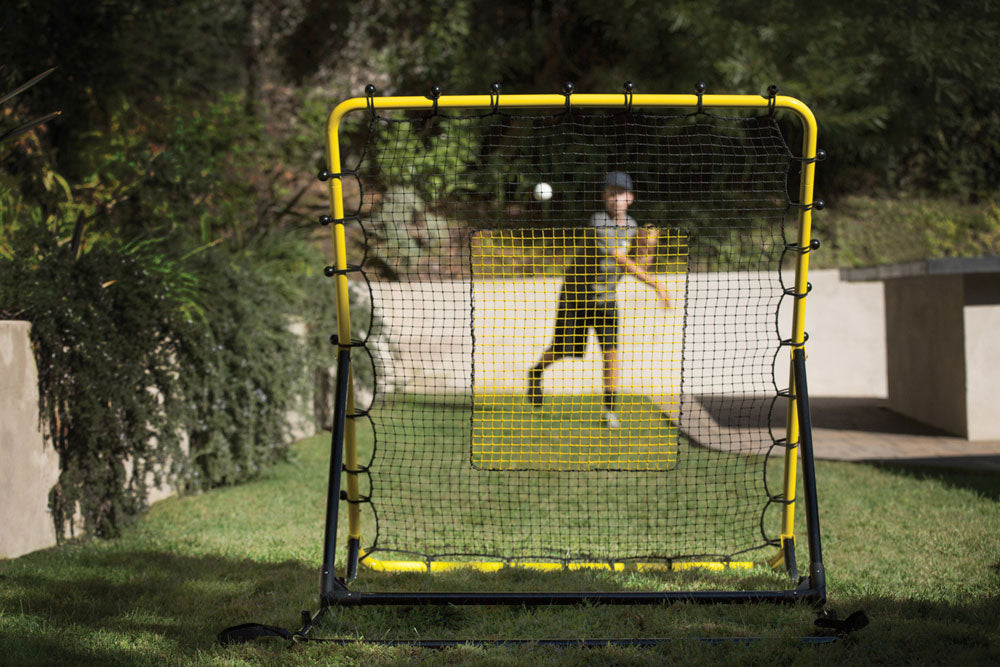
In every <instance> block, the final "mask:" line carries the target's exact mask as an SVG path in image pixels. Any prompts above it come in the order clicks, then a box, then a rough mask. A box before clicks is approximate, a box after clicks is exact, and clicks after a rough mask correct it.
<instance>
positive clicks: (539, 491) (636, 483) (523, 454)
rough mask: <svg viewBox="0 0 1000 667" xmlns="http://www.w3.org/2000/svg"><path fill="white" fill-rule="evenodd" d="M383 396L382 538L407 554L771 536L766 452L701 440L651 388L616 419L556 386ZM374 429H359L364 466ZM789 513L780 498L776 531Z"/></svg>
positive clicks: (629, 551) (732, 547) (631, 549)
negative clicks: (468, 394) (547, 391)
mask: <svg viewBox="0 0 1000 667" xmlns="http://www.w3.org/2000/svg"><path fill="white" fill-rule="evenodd" d="M385 401H386V403H385V404H380V405H377V406H376V414H378V415H380V416H379V417H378V420H377V428H376V431H377V441H378V453H377V455H376V456H375V458H374V460H372V461H371V472H372V485H373V487H374V489H375V491H374V492H372V493H371V496H372V498H373V503H374V506H375V509H376V511H377V514H378V518H379V520H378V529H379V530H378V541H377V544H376V546H377V548H379V549H382V550H386V551H389V552H392V551H397V552H409V553H406V554H404V556H403V559H404V560H412V559H413V558H414V556H413V555H412V554H413V553H420V554H433V555H436V556H438V557H439V559H440V557H447V558H451V557H453V556H454V555H455V554H478V555H479V556H481V557H485V558H487V559H489V560H498V559H501V558H504V557H511V558H519V559H523V560H529V561H532V560H538V559H539V558H548V559H569V560H580V559H585V560H601V561H604V562H606V561H608V560H612V559H614V560H622V559H629V558H633V559H649V558H652V557H660V558H668V557H672V558H684V559H691V560H705V559H714V560H719V559H721V558H724V557H726V556H729V555H736V554H741V555H739V556H736V558H737V559H738V560H741V561H745V560H748V556H746V555H742V554H745V552H746V551H747V550H749V549H753V548H754V547H760V546H762V545H764V543H765V542H764V538H763V536H762V535H761V534H760V521H761V515H762V513H763V512H764V510H765V506H766V505H767V491H766V490H765V488H764V484H763V467H764V458H763V457H762V456H746V455H740V454H734V453H729V452H720V451H716V450H713V449H709V448H707V447H702V446H699V445H697V444H694V443H691V442H690V441H689V440H688V438H687V437H685V436H684V435H683V434H682V433H679V431H678V429H677V427H676V426H675V425H674V424H673V423H672V422H671V421H670V419H668V417H667V416H666V415H664V414H663V413H662V412H661V411H660V409H659V408H658V407H657V406H655V405H654V404H653V403H652V401H650V400H649V399H648V398H643V397H640V396H628V395H623V396H620V397H619V399H618V401H617V405H616V412H617V414H618V417H619V420H620V425H619V427H618V428H616V429H612V428H608V426H606V425H604V424H602V422H601V414H602V410H601V397H600V396H599V395H565V396H553V395H546V396H545V400H544V403H543V405H542V406H540V407H534V406H532V405H530V404H529V403H528V402H527V400H526V399H525V397H524V396H523V395H515V394H492V395H477V396H476V398H475V401H474V402H473V403H470V402H469V400H468V399H467V398H466V399H464V400H456V398H455V397H453V396H426V395H402V394H392V395H389V396H388V397H387V398H386V399H385ZM372 440H373V437H372V434H371V433H370V431H365V432H363V433H362V434H360V435H359V451H360V455H359V457H360V463H361V464H362V465H365V464H367V463H368V462H369V459H370V450H371V442H372ZM512 468H513V469H512ZM771 479H772V480H780V479H781V474H780V472H776V473H775V476H773V477H771ZM365 482H367V479H366V478H365V477H364V476H362V483H363V487H364V488H362V491H361V493H362V495H369V491H368V489H367V486H366V485H365ZM778 490H780V489H777V488H776V489H775V491H778ZM779 518H780V507H779V506H778V505H776V504H772V505H770V506H769V508H768V515H767V519H768V523H769V524H771V525H770V526H769V528H770V530H769V534H770V535H777V534H778V532H779V531H778V521H779ZM367 534H368V535H372V534H373V533H372V532H371V531H368V532H367ZM369 544H370V540H368V541H363V542H362V546H363V547H366V548H367V546H368V545H369ZM757 556H758V557H759V560H763V559H764V557H763V554H762V553H758V554H757ZM378 557H379V558H383V557H385V556H384V555H382V554H379V555H378ZM389 557H397V558H398V556H396V555H394V554H389ZM750 558H752V557H750Z"/></svg>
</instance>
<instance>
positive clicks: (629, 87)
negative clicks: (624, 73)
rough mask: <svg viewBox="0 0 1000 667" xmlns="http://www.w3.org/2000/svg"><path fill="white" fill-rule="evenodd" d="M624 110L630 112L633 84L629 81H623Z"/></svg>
mask: <svg viewBox="0 0 1000 667" xmlns="http://www.w3.org/2000/svg"><path fill="white" fill-rule="evenodd" d="M624 88H625V112H626V113H632V92H633V91H634V90H635V84H634V83H632V82H631V81H626V82H625V86H624Z"/></svg>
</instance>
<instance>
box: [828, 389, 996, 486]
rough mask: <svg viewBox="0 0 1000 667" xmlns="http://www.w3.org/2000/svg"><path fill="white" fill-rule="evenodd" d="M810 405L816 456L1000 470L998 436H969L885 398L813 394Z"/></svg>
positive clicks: (847, 459) (834, 458) (839, 459)
mask: <svg viewBox="0 0 1000 667" xmlns="http://www.w3.org/2000/svg"><path fill="white" fill-rule="evenodd" d="M810 409H811V412H812V421H813V446H814V450H815V453H816V456H817V457H818V458H823V459H832V460H837V461H894V462H899V463H906V464H920V465H933V466H945V467H959V468H970V469H981V470H992V471H997V472H1000V440H992V441H979V442H969V441H968V440H965V439H964V438H960V437H957V436H954V435H951V434H949V433H945V432H943V431H939V430H937V429H935V428H934V427H933V426H927V425H925V424H921V423H920V422H917V421H915V420H912V419H909V418H907V417H903V416H902V415H899V414H897V413H895V412H892V411H891V410H889V409H888V408H887V407H885V401H873V400H870V399H868V400H865V399H844V398H813V399H811V400H810Z"/></svg>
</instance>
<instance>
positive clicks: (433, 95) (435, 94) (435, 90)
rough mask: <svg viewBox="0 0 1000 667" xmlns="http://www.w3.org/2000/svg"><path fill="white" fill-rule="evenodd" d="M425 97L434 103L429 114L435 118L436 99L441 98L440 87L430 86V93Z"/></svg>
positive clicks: (436, 110) (436, 109)
mask: <svg viewBox="0 0 1000 667" xmlns="http://www.w3.org/2000/svg"><path fill="white" fill-rule="evenodd" d="M427 97H429V98H430V99H431V100H432V101H433V102H434V108H433V109H432V112H431V113H432V115H434V116H436V115H437V112H438V98H439V97H441V86H436V85H435V86H431V92H430V94H429V95H428V96H427Z"/></svg>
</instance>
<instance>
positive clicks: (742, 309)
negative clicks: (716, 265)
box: [372, 270, 887, 398]
mask: <svg viewBox="0 0 1000 667" xmlns="http://www.w3.org/2000/svg"><path fill="white" fill-rule="evenodd" d="M687 278H688V280H687V283H686V284H685V283H684V280H683V277H680V278H679V279H677V280H675V282H673V283H672V284H670V289H671V292H672V294H673V298H674V301H675V302H674V307H673V308H671V309H670V310H667V311H664V310H661V309H659V306H658V304H657V303H656V299H655V297H654V295H653V294H652V292H651V290H649V289H648V288H647V287H645V286H644V285H642V284H640V283H638V282H637V281H635V280H632V279H625V280H623V281H622V283H621V284H620V286H619V302H620V304H621V308H622V320H621V321H622V349H623V351H624V354H623V368H622V387H623V390H624V391H630V390H632V391H635V392H636V393H642V394H645V395H649V396H660V395H670V394H676V393H677V387H678V386H679V383H680V378H681V373H682V372H683V377H684V390H685V392H686V393H729V394H755V393H762V392H764V393H766V392H772V391H773V388H772V387H771V385H770V377H771V375H770V368H771V360H772V358H773V355H774V347H775V345H776V340H777V334H776V332H775V319H774V314H773V313H774V309H775V308H776V307H777V303H778V301H779V296H780V293H781V291H780V290H781V286H780V284H779V283H778V281H777V279H776V277H775V276H774V275H773V274H756V273H755V274H750V273H743V274H691V275H689V276H688V277H687ZM792 278H793V276H792V275H791V274H787V275H786V276H785V284H786V285H791V284H793V280H792ZM810 282H811V283H812V284H813V291H812V293H811V294H810V295H809V297H808V299H807V304H808V305H807V309H806V328H807V330H808V331H809V335H810V338H809V342H808V344H807V349H808V351H809V386H810V393H812V394H813V395H816V396H854V397H876V398H883V397H885V396H886V392H887V382H886V355H885V314H884V300H883V294H882V286H881V285H880V284H878V283H847V282H843V281H841V280H840V274H839V272H838V271H836V270H828V271H814V272H812V273H811V274H810ZM560 283H561V280H560V279H559V278H537V279H526V280H516V281H514V280H510V281H483V282H480V283H476V284H474V285H472V286H470V285H469V283H467V282H464V281H449V282H442V283H391V284H389V283H374V284H373V285H372V288H373V292H374V294H375V303H376V304H379V308H378V311H377V315H378V316H379V317H380V318H381V319H382V321H383V324H384V327H385V330H384V331H383V332H381V333H383V334H385V336H386V338H387V339H388V340H389V341H390V342H391V344H392V346H393V347H394V348H395V349H396V351H397V354H398V355H399V357H400V359H399V361H400V367H399V368H397V369H396V375H395V376H394V377H393V378H388V379H387V378H384V377H383V378H380V379H381V380H382V381H383V382H384V383H386V384H388V386H385V384H384V385H383V389H384V390H385V389H387V390H392V389H394V388H395V389H402V388H406V389H408V390H411V391H420V392H428V391H435V390H436V391H469V390H470V389H471V388H472V386H473V378H474V379H475V383H474V384H475V387H476V389H477V390H481V391H520V390H522V389H523V384H524V377H525V373H526V372H527V369H528V368H529V367H530V366H531V365H532V364H533V363H535V361H536V360H537V358H538V356H539V355H540V354H541V352H542V351H543V350H544V349H545V347H546V345H548V343H549V340H550V338H551V335H552V323H553V321H554V319H555V311H556V302H557V298H558V293H559V286H560ZM736 289H738V290H739V292H740V295H739V299H737V298H735V292H734V290H736ZM685 295H686V297H687V298H686V299H685ZM791 302H792V300H791V298H785V299H784V300H783V301H782V309H781V313H780V320H781V322H782V330H781V335H782V337H783V338H788V337H789V336H790V318H791V308H792V304H791ZM748 304H749V305H748ZM685 318H686V320H685ZM685 329H686V334H685V333H684V332H685ZM683 335H686V336H687V340H686V341H682V336H683ZM682 352H683V355H682ZM682 356H683V360H682V358H681V357H682ZM747 359H750V360H751V363H752V365H753V369H754V370H753V372H752V373H750V374H741V373H739V372H734V370H733V369H735V368H737V367H739V366H740V365H742V364H744V363H745V361H746V360H747ZM650 360H656V363H657V366H656V367H655V368H652V367H650V366H649V363H650ZM737 362H739V363H737ZM779 374H780V375H782V376H783V375H784V371H780V372H779ZM765 376H766V378H765ZM599 386H600V354H599V352H598V349H597V344H596V341H594V340H591V341H590V345H589V347H588V352H587V355H586V356H585V357H584V358H582V359H566V360H563V361H560V362H559V363H558V364H556V365H555V366H553V367H552V368H551V369H550V371H549V372H548V373H547V374H546V377H545V389H546V391H547V392H552V391H561V392H593V391H595V390H597V389H598V388H599Z"/></svg>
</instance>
